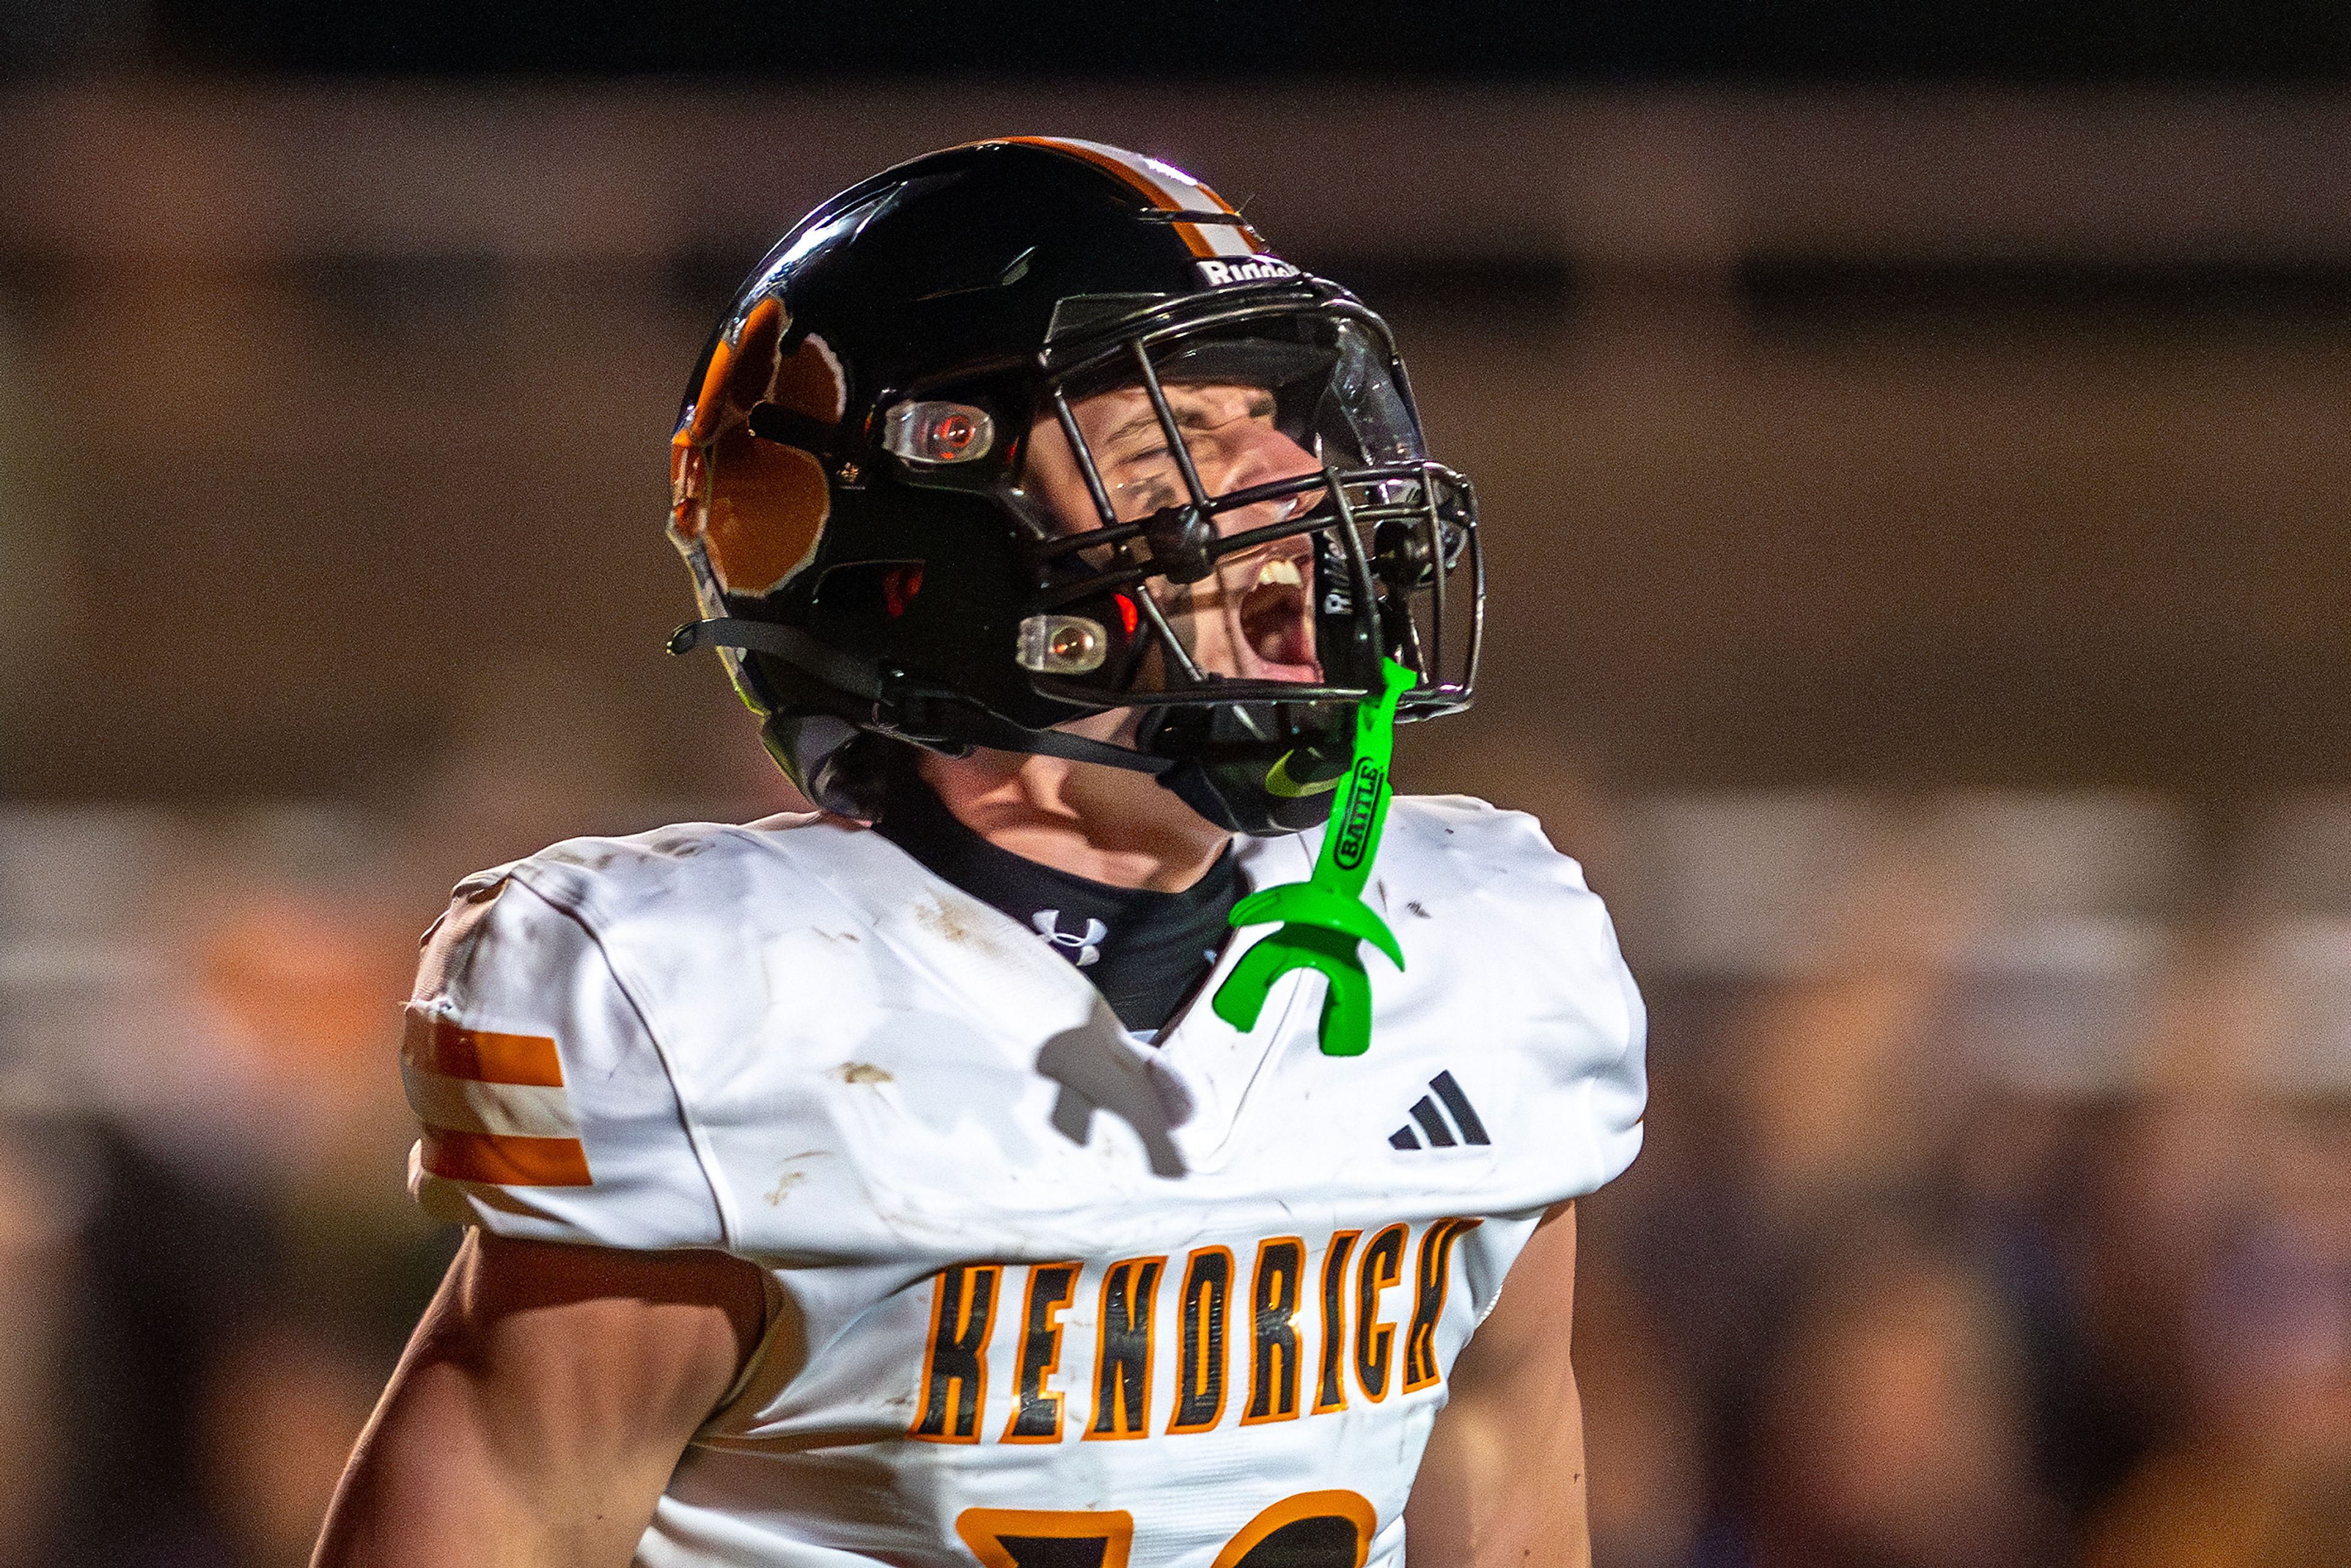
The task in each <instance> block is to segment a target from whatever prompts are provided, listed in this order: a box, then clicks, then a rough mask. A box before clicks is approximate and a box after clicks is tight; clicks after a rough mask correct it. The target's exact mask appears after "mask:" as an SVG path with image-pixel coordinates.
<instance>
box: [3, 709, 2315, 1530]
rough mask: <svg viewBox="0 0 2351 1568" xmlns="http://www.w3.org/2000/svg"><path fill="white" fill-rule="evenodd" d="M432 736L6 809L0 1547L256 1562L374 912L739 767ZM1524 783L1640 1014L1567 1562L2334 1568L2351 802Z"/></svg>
mask: <svg viewBox="0 0 2351 1568" xmlns="http://www.w3.org/2000/svg"><path fill="white" fill-rule="evenodd" d="M515 685H516V687H517V689H523V688H524V687H525V686H526V685H527V683H520V682H517V683H516V684H515ZM538 689H539V690H541V691H544V690H545V689H546V687H545V686H543V685H542V686H540V687H539V688H538ZM474 728H475V733H476V734H477V735H479V736H481V737H496V745H495V746H492V745H487V744H486V745H485V746H483V747H475V748H474V749H470V750H469V749H467V748H465V747H459V748H458V750H457V751H456V753H455V754H454V755H453V756H452V757H451V758H449V761H448V764H447V766H446V768H445V772H444V781H443V782H442V783H441V784H440V785H437V786H435V787H434V789H431V790H428V791H427V792H425V794H424V795H423V797H422V798H420V799H419V800H416V801H414V802H413V804H412V805H411V806H410V807H408V808H406V809H403V810H387V809H377V810H367V811H359V810H352V811H342V810H321V809H317V808H309V807H276V808H268V807H254V808H247V809H242V810H221V811H214V812H212V813H209V814H198V813H185V812H183V813H162V812H153V811H144V810H111V809H109V810H86V809H74V810H66V809H37V808H27V807H16V808H11V809H8V810H6V811H5V815H0V1564H5V1565H8V1568H14V1565H16V1564H19V1563H45V1564H64V1563H107V1564H110V1565H113V1568H183V1565H198V1564H201V1565H205V1568H211V1565H214V1564H218V1565H220V1568H281V1565H292V1564H298V1563H303V1562H305V1561H306V1560H307V1557H308V1550H309V1546H310V1542H311V1540H312V1537H313V1535H314V1533H315V1531H316V1528H317V1524H318V1521H319V1516H320V1513H321V1511H322V1510H323V1508H324V1506H325V1503H326V1500H327V1497H328V1494H329V1490H330V1489H331V1487H332V1485H333V1482H334V1479H335V1477H336V1475H337V1473H338V1472H339V1470H340V1466H341V1463H342V1460H343V1458H344V1456H345V1454H346V1453H347V1452H348V1449H349V1447H350V1442H351V1439H352V1438H353V1437H354V1436H355V1435H356V1433H357V1431H358V1430H359V1428H360V1425H361V1423H362V1422H363V1421H364V1420H365V1418H366V1416H367V1412H368V1410H369V1408H370V1406H371V1401H372V1400H373V1398H374V1396H375V1394H376V1392H377V1390H378V1388H379V1387H380V1386H381V1380H382V1378H383V1376H384V1375H385V1373H386V1372H387V1371H388V1370H389V1368H390V1366H391V1364H392V1360H393V1358H394V1357H395V1356H396V1355H397V1354H398V1351H399V1347H400V1345H401V1343H402V1341H403V1339H404V1337H405V1335H406V1333H407V1331H408V1329H409V1327H410V1325H411V1324H412V1323H413V1321H414V1319H415V1316H416V1314H417V1312H419V1311H420V1310H421V1308H422V1307H423V1303H424V1302H425V1301H427V1300H428V1299H429V1296H430V1294H431V1292H432V1290H433V1288H434V1284H435V1282H436V1281H437V1279H438V1277H439V1274H440V1271H441V1269H442V1266H443V1264H444V1261H445V1260H446V1258H447V1257H448V1255H449V1253H450V1251H451V1249H452V1248H453V1246H454V1238H453V1237H452V1236H451V1235H450V1234H448V1233H447V1232H445V1231H444V1230H441V1229H439V1228H434V1227H433V1226H431V1225H429V1224H427V1223H426V1222H425V1221H423V1219H422V1218H419V1217H418V1216H417V1215H416V1214H415V1213H414V1212H413V1209H412V1208H411V1207H410V1206H409V1204H408V1201H407V1198H406V1196H405V1193H404V1190H403V1182H402V1176H403V1171H404V1164H405V1155H406V1147H407V1145H408V1142H409V1140H410V1138H411V1136H412V1132H411V1128H410V1124H409V1119H408V1113H407V1111H406V1108H405V1106H404V1104H403V1103H402V1096H401V1092H400V1085H399V1076H398V1071H397V1066H396V1051H397V1040H398V1009H397V1004H398V1001H399V999H400V998H402V996H403V995H404V994H405V991H406V988H407V985H408V979H409V973H408V971H409V967H410V965H411V964H412V963H413V954H414V949H415V938H416V934H417V932H418V931H419V930H420V929H421V928H422V927H423V925H424V924H425V922H426V921H428V920H429V919H430V918H431V917H432V916H433V915H434V914H435V913H437V911H438V909H439V908H440V906H441V903H442V900H443V897H444V891H445V889H446V887H447V885H448V884H449V883H451V882H452V881H454V880H455V877H456V876H458V875H460V874H462V873H465V872H466V871H469V870H471V869H473V868H474V867H475V866H477V865H482V864H488V863H495V862H498V861H501V860H504V859H507V858H510V857H511V856H513V855H516V854H519V853H523V852H528V851H529V850H530V849H533V848H535V847H537V845H538V843H540V842H542V841H546V840H548V839H550V838H554V837H559V836H562V835H564V834H566V833H569V832H576V831H632V830H634V829H638V828H643V827H647V826H650V825H652V824H653V823H654V822H655V821H660V820H663V819H664V818H666V817H669V816H673V815H684V814H694V813H695V812H701V813H704V814H714V815H716V814H740V815H746V816H747V815H754V814H758V813H759V812H760V811H762V810H772V809H775V808H776V807H777V806H778V805H780V804H783V803H784V800H783V786H782V785H781V784H780V782H779V781H772V782H771V781H768V780H767V779H764V778H762V777H758V776H755V774H754V772H753V771H752V770H750V769H749V768H747V770H746V772H745V774H744V776H743V778H742V779H741V780H740V781H739V789H738V790H737V794H736V795H735V796H734V797H730V798H727V799H726V800H696V801H690V802H684V803H676V802H660V801H652V802H645V801H642V800H641V799H640V800H639V803H637V804H634V805H629V806H622V805H616V804H615V802H616V801H620V800H630V799H632V796H630V795H629V794H628V792H627V790H628V789H629V784H628V780H629V779H631V778H632V775H631V773H630V770H629V766H628V763H627V759H626V758H605V757H600V755H599V754H598V752H597V751H596V749H595V746H594V745H593V744H592V742H585V743H583V740H582V737H595V736H599V735H601V736H608V737H609V736H612V735H616V734H619V733H622V728H623V727H621V726H618V725H613V724H610V723H607V722H606V716H602V715H600V714H597V713H594V712H590V711H584V710H583V711H581V712H578V713H568V714H567V713H564V712H561V711H555V712H549V711H548V710H546V709H545V708H543V707H536V708H534V709H533V710H532V711H530V712H528V713H523V712H506V711H485V712H483V713H481V714H479V715H477V716H475V725H474ZM743 749H744V750H746V751H747V752H751V755H752V757H753V758H754V759H755V760H756V752H755V751H752V750H751V748H750V747H743ZM1532 803H1535V804H1542V802H1532ZM1558 806H1559V809H1558V810H1554V811H1552V812H1550V813H1548V814H1549V815H1550V816H1551V817H1552V821H1553V823H1554V828H1555V831H1557V834H1558V836H1559V837H1560V838H1561V839H1562V847H1565V848H1568V849H1570V850H1572V851H1573V852H1578V853H1579V854H1580V855H1582V856H1583V858H1584V859H1585V861H1586V862H1587V866H1588V868H1589V871H1590V873H1591V875H1592V878H1593V882H1594V883H1595V885H1597V886H1598V887H1599V889H1600V891H1601V892H1602V893H1603V894H1605V895H1606V896H1608V897H1609V899H1610V901H1611V903H1612V904H1613V905H1614V906H1615V908H1616V909H1617V911H1618V917H1619V923H1620V929H1621V931H1622V934H1623V936H1624V939H1625V946H1626V950H1627V953H1628V956H1629V957H1630V958H1631V961H1632V963H1633V965H1634V967H1635V972H1636V974H1638V975H1639V976H1640V977H1641V978H1642V980H1643V983H1644V988H1645V990H1646V994H1647V996H1648V998H1649V1001H1650V1005H1651V1009H1652V1024H1651V1036H1650V1045H1649V1057H1650V1062H1651V1069H1652V1075H1653V1095H1652V1102H1651V1114H1650V1117H1649V1121H1648V1128H1649V1134H1648V1143H1647V1146H1646V1149H1645V1151H1644V1153H1643V1155H1642V1156H1641V1159H1640V1160H1639V1162H1638V1163H1637V1164H1636V1165H1635V1167H1634V1169H1633V1171H1632V1173H1631V1174H1630V1175H1628V1176H1626V1177H1625V1178H1624V1179H1623V1180H1622V1181H1620V1182H1619V1183H1617V1184H1616V1185H1614V1186H1612V1187H1610V1188H1609V1189H1607V1190H1605V1191H1604V1192H1603V1193H1601V1194H1600V1195H1598V1196H1596V1197H1593V1198H1592V1199H1589V1200H1587V1201H1586V1203H1585V1204H1584V1205H1583V1226H1584V1232H1583V1234H1584V1240H1583V1248H1582V1251H1583V1273H1582V1280H1581V1281H1580V1283H1579V1287H1578V1300H1577V1301H1576V1303H1575V1341H1576V1357H1577V1363H1578V1365H1579V1368H1580V1370H1581V1376H1582V1381H1583V1391H1584V1396H1585V1402H1586V1405H1585V1412H1586V1422H1587V1427H1588V1433H1589V1440H1588V1447H1589V1454H1590V1486H1591V1500H1592V1511H1593V1529H1594V1534H1595V1541H1596V1557H1597V1561H1598V1562H1599V1563H1601V1564H1603V1565H1604V1568H1881V1565H1882V1568H1975V1565H1978V1564H1982V1565H1987V1568H1989V1565H1993V1564H2043V1563H2046V1564H2080V1565H2083V1568H2320V1565H2322V1564H2326V1565H2339V1564H2342V1563H2351V802H2345V801H2333V800H2308V799H2304V800H2281V801H2278V802H2274V803H2272V804H2270V805H2267V806H2264V807H2262V808H2261V809H2259V810H2252V811H2248V812H2239V813H2232V814H2231V815H2230V816H2229V817H2228V818H2227V819H2226V820H2225V821H2223V820H2221V819H2220V818H2217V817H2216V816H2215V815H2214V814H2213V813H2212V812H2211V811H2210V810H2209V809H2205V810H2192V809H2190V808H2189V807H2188V806H2185V805H2182V804H2180V803H2176V802H2173V801H2169V800H2164V799H2160V798H2151V797H2141V796H2133V795H2122V794H2080V793H2074V794H2054V795H2039V794H1968V795H1949V794H1943V795H1935V796H1932V797H1922V798H1917V799H1904V800H1894V799H1888V798H1885V797H1866V796H1858V795H1852V794H1839V793H1828V794H1821V793H1773V794H1759V795H1702V796H1689V797H1668V798H1646V799H1635V800H1624V801H1617V802H1613V803H1607V804H1604V805H1602V806H1599V807H1592V806H1589V805H1581V806H1576V805H1571V804H1569V803H1566V802H1561V803H1558Z"/></svg>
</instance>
